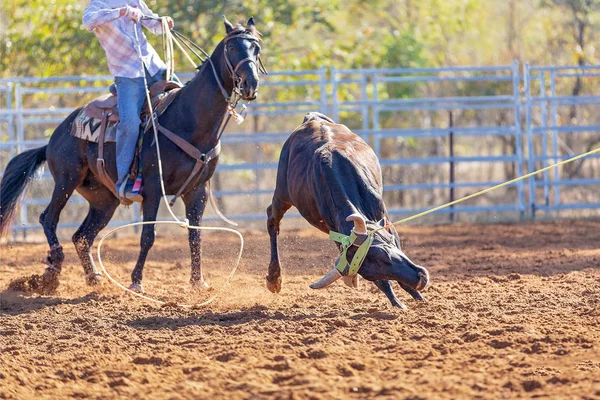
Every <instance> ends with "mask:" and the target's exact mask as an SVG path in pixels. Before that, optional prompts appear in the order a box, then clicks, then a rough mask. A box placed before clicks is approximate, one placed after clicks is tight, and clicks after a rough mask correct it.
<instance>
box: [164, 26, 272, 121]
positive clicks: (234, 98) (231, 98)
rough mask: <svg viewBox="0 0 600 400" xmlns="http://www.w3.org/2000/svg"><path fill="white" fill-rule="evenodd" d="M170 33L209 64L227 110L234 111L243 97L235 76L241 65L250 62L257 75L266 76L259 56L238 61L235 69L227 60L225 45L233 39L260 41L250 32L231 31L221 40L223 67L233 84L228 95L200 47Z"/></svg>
mask: <svg viewBox="0 0 600 400" xmlns="http://www.w3.org/2000/svg"><path fill="white" fill-rule="evenodd" d="M171 32H172V33H173V36H174V37H176V38H177V39H179V40H180V41H181V43H183V44H184V45H185V46H186V47H187V48H188V49H189V50H190V51H192V52H193V53H194V55H195V56H196V57H198V58H199V59H200V60H202V61H203V63H204V62H205V61H208V63H209V64H210V67H211V69H212V72H213V75H214V77H215V80H216V81H217V85H218V86H219V90H220V91H221V94H222V95H223V98H224V99H225V101H227V103H228V104H229V106H228V109H229V110H235V108H236V107H237V104H238V102H239V101H240V100H241V99H242V96H243V95H242V77H241V76H239V75H238V74H237V72H238V70H239V69H240V67H241V66H242V65H244V64H246V63H249V62H252V63H254V64H255V65H257V67H258V72H259V73H261V74H264V75H268V72H267V70H266V68H265V66H264V64H263V62H262V60H261V58H260V55H258V56H256V59H254V58H253V57H246V58H244V59H243V60H241V61H239V62H238V63H237V64H236V65H235V67H234V66H233V64H232V63H231V60H230V59H229V51H228V49H227V43H228V42H229V41H231V40H233V39H245V40H249V41H252V42H259V41H260V39H259V38H258V37H256V36H255V35H253V34H252V32H250V31H248V30H244V31H242V30H233V31H231V32H230V33H229V34H228V35H227V36H226V37H225V39H223V57H224V59H225V66H226V67H227V71H228V72H229V76H230V78H231V80H232V82H233V90H232V92H231V94H229V93H227V91H226V90H225V87H224V85H223V81H222V79H221V76H220V75H219V74H218V73H217V69H216V68H215V64H214V62H213V60H212V59H211V58H210V55H209V54H208V53H207V52H206V51H204V49H202V48H201V47H200V46H198V45H197V44H195V43H194V42H193V41H192V40H191V39H189V38H188V37H186V36H184V35H183V34H182V33H180V32H178V31H176V30H175V29H173V30H171ZM194 49H196V50H198V51H200V52H201V53H202V54H203V55H204V57H202V56H200V55H199V54H198V53H197V52H196V51H194ZM203 63H202V64H200V65H198V66H197V67H196V69H198V70H199V69H200V68H202V65H203Z"/></svg>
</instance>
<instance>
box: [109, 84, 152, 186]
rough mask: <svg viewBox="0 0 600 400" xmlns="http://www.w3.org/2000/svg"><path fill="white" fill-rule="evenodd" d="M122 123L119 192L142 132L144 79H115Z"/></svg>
mask: <svg viewBox="0 0 600 400" xmlns="http://www.w3.org/2000/svg"><path fill="white" fill-rule="evenodd" d="M115 83H116V84H117V102H118V105H119V117H120V121H119V123H118V125H117V172H118V176H119V177H118V179H117V183H116V187H117V192H119V189H120V187H121V185H122V184H123V183H124V182H126V180H127V177H128V174H129V168H130V166H131V162H132V161H133V156H134V154H135V147H136V144H137V140H138V135H139V132H140V123H141V120H140V112H141V110H142V106H143V105H144V100H145V99H146V91H145V88H144V78H142V77H140V78H124V77H120V76H117V77H115Z"/></svg>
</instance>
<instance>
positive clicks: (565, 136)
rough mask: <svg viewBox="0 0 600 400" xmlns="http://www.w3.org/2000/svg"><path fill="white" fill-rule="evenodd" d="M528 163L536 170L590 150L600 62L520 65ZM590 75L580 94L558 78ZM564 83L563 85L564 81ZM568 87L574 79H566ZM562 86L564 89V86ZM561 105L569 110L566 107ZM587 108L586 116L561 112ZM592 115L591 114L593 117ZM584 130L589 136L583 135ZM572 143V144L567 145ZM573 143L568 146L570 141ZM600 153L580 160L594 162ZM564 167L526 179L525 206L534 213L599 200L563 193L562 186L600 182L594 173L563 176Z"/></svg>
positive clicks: (597, 129)
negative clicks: (599, 64) (572, 196)
mask: <svg viewBox="0 0 600 400" xmlns="http://www.w3.org/2000/svg"><path fill="white" fill-rule="evenodd" d="M523 76H524V85H525V89H524V91H525V103H526V104H527V108H526V121H525V125H526V129H527V143H528V144H527V147H528V149H529V153H528V156H527V157H528V160H527V162H528V169H529V170H534V169H537V168H541V167H546V166H548V165H551V164H554V163H556V162H559V161H562V160H564V159H567V158H570V157H572V156H574V155H576V154H577V153H581V152H584V151H589V150H591V147H590V145H592V146H593V145H597V144H598V143H600V107H599V106H600V79H599V77H600V66H577V67H536V66H529V65H528V64H526V65H525V66H524V73H523ZM573 78H575V79H580V80H585V79H589V80H590V84H589V85H582V87H585V86H587V87H589V88H590V89H591V91H589V92H588V93H582V94H580V95H576V96H574V95H572V93H569V94H564V93H560V89H559V87H558V85H559V83H561V81H564V80H567V79H573ZM563 86H564V85H563ZM567 87H568V88H571V87H572V85H567ZM563 92H564V90H563ZM565 107H568V108H569V113H565ZM571 113H573V114H574V115H575V116H577V115H578V116H579V117H581V115H582V113H589V114H591V116H590V117H588V118H579V119H575V120H571V121H568V120H567V121H565V119H566V118H565V114H567V116H569V114H571ZM594 115H595V117H594ZM584 136H587V137H584ZM569 143H571V145H569ZM571 146H572V147H573V148H572V147H571ZM598 158H599V156H591V157H589V158H588V159H587V160H585V161H583V162H585V163H588V164H593V165H595V166H596V168H597V167H598V166H599V165H600V164H598V162H597V159H598ZM571 167H572V166H569V167H567V168H565V167H560V168H555V169H554V170H553V171H547V172H544V173H543V174H541V175H539V176H537V177H532V178H530V180H529V193H530V198H529V208H530V212H531V214H532V215H533V216H535V215H536V212H537V211H542V212H552V211H559V210H576V209H595V208H599V207H600V201H591V202H590V201H582V200H580V199H579V200H578V201H576V202H573V201H572V199H570V198H569V196H564V194H563V195H561V188H562V187H563V186H570V187H573V186H579V185H580V186H590V185H599V184H600V179H597V177H592V178H588V177H581V176H579V177H578V176H565V172H566V171H568V169H569V168H571Z"/></svg>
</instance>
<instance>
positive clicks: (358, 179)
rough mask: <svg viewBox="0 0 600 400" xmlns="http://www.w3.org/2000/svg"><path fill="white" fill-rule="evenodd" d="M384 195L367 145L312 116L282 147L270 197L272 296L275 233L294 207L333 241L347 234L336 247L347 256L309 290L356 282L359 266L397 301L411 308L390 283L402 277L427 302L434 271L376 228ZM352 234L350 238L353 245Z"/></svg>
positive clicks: (382, 218)
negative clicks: (342, 280)
mask: <svg viewBox="0 0 600 400" xmlns="http://www.w3.org/2000/svg"><path fill="white" fill-rule="evenodd" d="M382 194H383V185H382V177H381V168H380V166H379V160H378V159H377V156H376V155H375V153H374V152H373V150H372V149H371V148H370V147H369V145H368V144H367V143H366V142H365V141H364V140H363V139H362V138H361V137H360V136H358V135H356V134H354V133H352V132H351V131H350V130H349V129H348V128H347V127H346V126H344V125H341V124H336V123H335V122H334V121H333V120H331V119H330V118H328V117H327V116H325V115H323V114H320V113H316V112H312V113H309V114H307V115H306V117H305V118H304V122H303V123H302V125H300V126H299V127H298V128H297V129H296V130H295V131H294V132H293V133H292V135H291V136H290V137H289V138H288V140H287V141H286V142H285V144H284V145H283V149H282V151H281V156H280V158H279V168H278V171H277V184H276V187H275V193H274V195H273V202H272V203H271V205H270V206H269V207H268V208H267V216H268V222H267V227H268V230H269V236H270V238H271V262H270V264H269V274H268V275H267V277H266V278H267V288H268V289H269V290H270V291H271V292H273V293H278V292H279V291H280V290H281V265H280V263H279V254H278V249H277V235H278V234H279V225H280V223H281V219H282V218H283V215H284V214H285V212H286V211H287V210H289V208H290V207H291V206H295V207H296V208H297V209H298V211H299V212H300V214H301V215H302V216H303V217H304V218H305V219H306V220H307V221H308V222H309V223H310V224H311V225H312V226H314V227H316V228H317V229H319V230H321V231H322V232H325V233H330V232H333V233H331V234H330V236H331V237H332V238H334V239H341V238H344V237H345V236H348V237H350V238H345V240H346V242H345V243H344V244H340V245H338V247H339V249H340V251H341V252H342V253H341V255H340V257H342V256H345V257H346V260H344V259H342V260H341V261H340V258H338V260H337V261H336V263H335V264H334V267H333V268H332V269H331V270H330V271H329V272H328V273H327V275H325V276H324V277H323V278H322V279H321V280H320V281H318V282H316V283H314V284H312V285H311V288H313V289H321V288H325V287H327V286H329V285H331V284H332V283H333V282H334V281H336V280H337V279H339V278H340V277H342V278H344V282H345V283H346V284H348V285H350V286H355V287H356V285H357V276H356V268H354V270H353V269H352V264H354V266H355V267H356V266H357V265H358V268H359V269H358V274H360V275H361V276H362V277H363V278H364V279H367V280H369V281H373V282H374V283H375V285H376V286H377V287H378V288H379V289H380V290H381V291H382V292H383V293H385V295H386V296H387V298H388V299H389V300H390V302H391V303H392V305H393V306H396V307H400V308H406V306H405V305H404V304H402V303H401V302H400V300H398V298H397V297H396V295H395V293H394V290H393V289H392V283H391V281H397V282H398V283H399V284H400V286H401V287H402V288H403V289H404V290H406V291H407V292H408V293H409V294H410V295H411V296H412V297H413V298H415V299H417V300H421V301H424V300H425V299H424V298H423V296H422V295H421V293H420V292H419V291H420V290H423V289H425V288H426V287H427V285H428V284H429V273H428V272H427V270H426V269H425V268H423V267H421V266H419V265H416V264H414V263H413V262H412V261H411V260H410V259H409V258H408V257H407V256H406V255H405V254H404V253H403V252H402V250H401V249H400V239H399V237H398V233H397V232H396V230H395V229H394V227H393V226H391V225H390V226H389V227H387V228H386V229H379V228H382V227H385V226H386V223H387V222H388V216H387V211H386V208H385V204H384V203H383V198H382ZM335 232H337V233H340V234H342V235H336V234H335ZM351 233H353V236H350V235H351ZM352 239H354V241H353V243H349V240H352ZM370 240H372V243H371V244H370V246H369V243H367V244H366V245H365V246H363V249H359V247H360V245H361V244H362V243H364V242H365V241H368V242H370ZM338 241H340V240H338ZM341 241H342V242H343V240H341ZM366 248H368V251H367V252H366V254H365V252H364V250H365V249H366ZM357 252H358V253H359V254H358V255H357ZM355 256H356V257H355ZM363 260H364V262H363ZM336 266H337V267H338V268H336Z"/></svg>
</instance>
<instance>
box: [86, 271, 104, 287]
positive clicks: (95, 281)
mask: <svg viewBox="0 0 600 400" xmlns="http://www.w3.org/2000/svg"><path fill="white" fill-rule="evenodd" d="M100 282H102V274H101V273H100V272H92V273H91V274H89V275H87V276H86V277H85V283H87V285H88V286H97V285H99V284H100Z"/></svg>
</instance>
